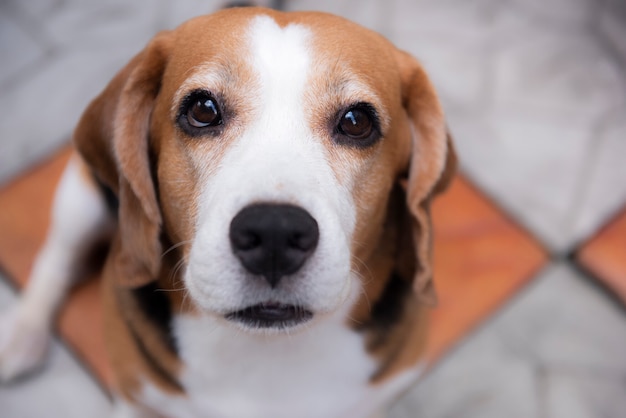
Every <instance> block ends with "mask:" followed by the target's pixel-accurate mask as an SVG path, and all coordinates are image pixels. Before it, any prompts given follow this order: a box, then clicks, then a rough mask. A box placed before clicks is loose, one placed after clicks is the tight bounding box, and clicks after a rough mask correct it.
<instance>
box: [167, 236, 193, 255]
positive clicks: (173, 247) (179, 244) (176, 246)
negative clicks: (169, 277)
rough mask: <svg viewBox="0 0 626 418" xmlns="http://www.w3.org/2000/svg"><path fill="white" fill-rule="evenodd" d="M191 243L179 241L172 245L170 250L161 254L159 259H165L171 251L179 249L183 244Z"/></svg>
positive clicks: (189, 242) (189, 241)
mask: <svg viewBox="0 0 626 418" xmlns="http://www.w3.org/2000/svg"><path fill="white" fill-rule="evenodd" d="M191 242H192V241H191V240H185V241H181V242H179V243H177V244H174V245H172V246H171V247H170V248H168V249H167V250H165V251H164V252H163V254H161V258H163V257H165V256H166V255H167V254H169V253H170V252H171V251H173V250H175V249H176V248H179V247H181V246H183V245H185V244H191Z"/></svg>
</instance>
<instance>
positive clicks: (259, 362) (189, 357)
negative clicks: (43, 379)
mask: <svg viewBox="0 0 626 418" xmlns="http://www.w3.org/2000/svg"><path fill="white" fill-rule="evenodd" d="M74 143H75V146H76V151H77V152H76V153H75V155H74V157H73V158H72V159H71V161H70V163H69V165H68V166H67V168H66V170H65V173H64V175H63V177H62V180H61V182H60V185H59V187H58V190H57V193H56V197H55V202H54V207H53V215H52V218H53V219H52V226H51V229H50V231H49V234H48V237H47V241H46V243H45V245H44V247H43V249H42V250H41V252H40V253H39V256H38V258H37V260H36V263H35V265H34V269H33V272H32V276H31V279H30V283H29V284H28V287H27V289H26V290H25V292H24V294H23V297H22V299H21V302H20V303H19V304H18V305H17V306H16V307H15V309H13V310H12V311H11V312H9V314H7V315H5V316H4V319H3V323H2V326H1V327H0V376H2V379H4V380H7V379H10V378H12V377H14V376H16V375H19V374H21V373H23V372H25V371H27V370H29V369H32V368H33V367H34V366H35V365H36V364H38V363H39V361H40V359H41V358H42V355H43V353H44V351H45V347H46V344H47V341H48V340H49V338H50V337H49V336H50V322H51V320H50V318H51V317H52V316H53V313H54V311H55V308H56V307H57V306H58V304H59V303H60V301H61V300H62V299H63V295H64V294H65V293H66V291H67V290H68V288H69V287H70V283H71V281H72V277H73V276H75V274H73V273H74V272H77V271H79V268H78V267H79V266H80V265H81V263H82V260H83V259H84V256H85V254H86V252H87V249H88V248H90V247H91V246H92V245H93V244H94V243H96V242H97V241H99V240H101V239H103V238H105V239H109V240H110V249H109V252H108V256H107V258H106V261H105V264H104V266H103V272H102V280H103V284H102V289H103V290H102V293H103V298H104V310H105V312H104V318H105V329H106V343H107V350H108V352H109V354H110V364H111V366H112V369H113V371H114V374H115V382H116V399H117V402H116V407H115V413H116V414H118V416H123V417H130V416H132V417H135V416H141V417H146V416H163V417H174V418H185V417H218V418H230V417H232V418H281V417H284V418H293V417H298V418H307V417H310V418H360V417H363V418H365V417H370V416H373V415H374V414H377V413H379V412H380V411H381V410H382V409H383V408H384V407H385V405H387V404H388V403H389V402H390V401H392V400H393V399H394V398H395V397H397V396H398V395H399V394H401V393H402V391H404V390H405V389H407V387H409V385H411V383H412V382H414V381H415V380H416V378H417V377H418V376H419V374H420V370H422V366H423V359H422V357H423V351H424V346H425V335H426V324H427V310H428V307H429V306H430V305H432V304H433V303H435V299H436V298H435V292H434V288H433V284H432V265H431V243H432V228H431V220H430V213H429V211H430V203H431V200H432V198H433V197H434V196H435V195H436V194H437V193H439V192H440V191H442V190H443V189H444V188H445V187H446V185H447V184H448V182H449V180H450V178H451V177H452V175H453V173H454V170H455V166H456V158H455V154H454V151H453V148H452V144H451V141H450V136H449V135H448V133H447V129H446V124H445V121H444V114H443V111H442V107H441V104H440V102H439V100H438V99H437V95H436V93H435V90H434V88H433V86H432V84H431V82H430V81H429V79H428V77H427V75H426V74H425V72H424V70H423V68H422V67H421V66H420V64H419V63H418V62H417V61H416V60H415V59H414V58H412V57H411V56H409V55H408V54H406V53H405V52H402V51H400V50H398V49H396V48H395V47H394V46H393V45H392V44H391V43H389V42H388V41H387V40H385V39H384V38H383V37H382V36H380V35H378V34H376V33H374V32H372V31H370V30H367V29H364V28H363V27H360V26H358V25H356V24H354V23H351V22H349V21H346V20H344V19H342V18H339V17H335V16H332V15H328V14H324V13H314V12H303V13H281V12H276V11H272V10H268V9H256V8H240V9H227V10H222V11H219V12H217V13H215V14H212V15H208V16H202V17H197V18H194V19H192V20H190V21H188V22H186V23H184V24H182V25H181V26H180V27H178V28H177V29H174V30H172V31H166V32H161V33H159V34H157V35H156V36H155V37H154V38H153V39H152V40H151V41H150V42H149V44H148V45H147V46H146V47H145V49H144V50H143V51H141V52H140V53H139V54H138V55H136V56H135V57H134V58H133V59H132V60H131V61H130V63H128V64H127V65H126V66H125V67H124V68H123V69H122V70H121V71H120V72H119V73H118V74H117V75H116V76H115V78H113V80H112V81H111V82H110V83H109V85H108V86H107V87H106V88H105V90H104V91H103V92H102V93H101V94H100V95H99V96H98V97H97V98H96V99H95V100H94V101H93V102H92V103H91V104H90V105H89V107H88V108H87V110H86V111H85V113H84V114H83V116H82V118H81V120H80V122H79V124H78V127H77V128H76V130H75V133H74Z"/></svg>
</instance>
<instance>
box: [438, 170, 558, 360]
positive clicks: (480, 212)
mask: <svg viewBox="0 0 626 418" xmlns="http://www.w3.org/2000/svg"><path fill="white" fill-rule="evenodd" d="M432 213H433V223H434V228H435V247H434V251H435V253H434V258H435V260H434V261H435V272H434V274H435V286H436V288H437V291H438V294H439V306H438V307H437V308H436V309H435V310H434V312H433V314H432V317H431V328H430V338H429V346H428V350H427V351H428V356H429V358H430V359H431V360H432V361H434V360H436V359H438V358H439V357H440V356H441V355H442V354H444V353H445V352H446V351H447V350H449V349H450V348H451V346H452V345H453V344H454V343H455V342H456V341H458V340H459V339H460V338H461V337H463V335H465V334H466V333H467V332H468V331H469V330H471V329H472V328H474V327H475V326H476V325H478V324H479V323H480V322H481V321H482V320H484V319H486V318H487V316H488V315H489V314H491V313H493V311H494V310H495V309H496V308H498V307H499V306H500V305H502V303H503V302H504V301H506V300H507V299H508V298H509V297H510V296H512V295H513V294H514V293H515V291H516V290H518V289H519V288H520V287H521V286H523V285H524V284H525V283H527V282H528V281H529V280H530V279H531V278H533V276H534V275H535V273H536V272H537V271H538V270H539V269H540V268H541V267H542V266H543V265H544V264H545V262H546V261H547V254H546V252H545V251H544V250H543V249H542V248H541V246H540V245H539V244H538V243H537V242H536V241H535V240H533V239H532V237H530V236H529V235H528V234H527V233H526V232H525V231H523V230H522V229H521V228H520V227H518V226H517V225H516V224H514V223H513V222H511V221H510V220H509V219H508V218H506V217H505V216H504V215H503V214H502V212H500V211H499V210H498V208H496V207H495V206H494V205H493V204H492V203H491V202H489V201H488V200H487V199H486V198H485V197H484V196H482V195H481V193H480V192H478V190H477V189H475V188H474V187H472V186H471V185H470V183H469V182H468V181H467V180H466V179H464V178H462V177H457V178H456V179H455V181H454V183H453V184H452V186H451V188H450V190H448V191H447V192H446V193H445V194H444V195H443V196H442V197H440V198H439V199H438V200H436V201H435V202H434V207H433V210H432Z"/></svg>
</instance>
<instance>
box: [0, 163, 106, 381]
mask: <svg viewBox="0 0 626 418" xmlns="http://www.w3.org/2000/svg"><path fill="white" fill-rule="evenodd" d="M112 222H113V220H112V218H111V216H110V214H109V211H108V209H107V206H106V202H105V199H104V197H103V196H102V194H101V192H100V190H99V188H98V186H97V184H96V183H95V181H94V179H93V177H92V176H91V174H90V173H89V171H88V169H87V167H86V166H85V165H84V162H83V161H82V159H80V157H78V156H73V158H72V159H71V160H70V163H69V164H68V166H67V167H66V169H65V172H64V173H63V176H62V178H61V182H60V183H59V186H58V188H57V191H56V194H55V199H54V203H53V209H52V219H51V226H50V229H49V231H48V235H47V237H46V241H45V244H44V245H43V247H42V249H41V250H40V252H39V254H38V255H37V258H36V260H35V263H34V266H33V269H32V271H31V275H30V278H29V280H28V284H27V285H26V288H25V289H24V292H23V294H22V296H21V298H20V299H19V301H18V303H17V304H15V305H14V306H12V307H11V308H10V309H9V310H8V311H6V312H4V313H3V314H2V315H0V381H8V380H11V379H13V378H15V377H18V376H20V375H22V374H25V373H27V372H29V371H32V370H34V369H35V368H37V366H39V365H40V364H41V363H42V360H43V359H44V357H45V354H46V351H47V348H48V345H49V342H50V338H51V327H52V319H53V317H54V314H55V312H56V310H57V308H58V307H59V305H60V304H61V302H62V301H63V299H64V297H65V295H66V294H67V292H68V290H69V288H70V287H71V284H72V283H73V281H74V280H75V279H76V278H77V273H80V270H81V267H82V264H83V262H84V259H85V256H86V255H87V254H88V252H89V251H90V250H91V249H92V248H93V245H94V244H95V243H96V242H97V241H99V240H102V239H103V238H105V237H106V236H107V235H108V234H109V233H110V230H111V226H112Z"/></svg>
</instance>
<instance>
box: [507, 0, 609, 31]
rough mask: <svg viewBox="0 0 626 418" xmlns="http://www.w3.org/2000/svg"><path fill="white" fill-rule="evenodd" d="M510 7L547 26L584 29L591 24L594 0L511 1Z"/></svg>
mask: <svg viewBox="0 0 626 418" xmlns="http://www.w3.org/2000/svg"><path fill="white" fill-rule="evenodd" d="M511 6H512V7H515V8H517V9H518V10H519V11H520V12H523V13H527V14H530V15H531V16H533V17H534V18H535V19H537V20H539V21H541V22H545V23H548V24H556V25H559V24H560V25H564V26H565V25H570V26H574V27H577V28H584V26H585V25H589V24H590V23H591V22H593V19H594V17H595V14H594V9H597V8H598V2H597V1H596V0H512V4H511Z"/></svg>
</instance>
